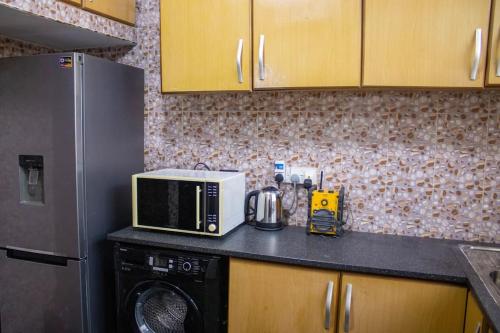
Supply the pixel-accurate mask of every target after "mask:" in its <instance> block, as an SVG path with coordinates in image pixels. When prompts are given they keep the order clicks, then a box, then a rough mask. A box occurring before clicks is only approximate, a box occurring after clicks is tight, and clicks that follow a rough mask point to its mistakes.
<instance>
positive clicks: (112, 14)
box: [83, 0, 135, 25]
mask: <svg viewBox="0 0 500 333" xmlns="http://www.w3.org/2000/svg"><path fill="white" fill-rule="evenodd" d="M83 8H84V9H87V10H89V11H92V12H95V13H97V14H100V15H103V16H107V17H109V18H112V19H115V20H118V21H122V22H124V23H128V24H132V25H134V24H135V0H83Z"/></svg>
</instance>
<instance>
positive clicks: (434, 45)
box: [363, 0, 490, 87]
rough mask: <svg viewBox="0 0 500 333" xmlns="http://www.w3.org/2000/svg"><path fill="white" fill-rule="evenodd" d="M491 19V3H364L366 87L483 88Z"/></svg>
mask: <svg viewBox="0 0 500 333" xmlns="http://www.w3.org/2000/svg"><path fill="white" fill-rule="evenodd" d="M489 13H490V0H365V16H364V20H365V24H364V56H363V57H364V58H363V85H364V86H387V87H394V86H400V87H483V86H484V73H485V64H486V50H487V45H486V44H487V41H488V23H489ZM479 29H480V30H479Z"/></svg>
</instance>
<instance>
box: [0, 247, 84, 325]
mask: <svg viewBox="0 0 500 333" xmlns="http://www.w3.org/2000/svg"><path fill="white" fill-rule="evenodd" d="M7 252H8V251H6V250H0V286H1V287H0V332H2V333H19V332H30V333H48V332H60V333H66V332H68V333H70V332H71V333H78V332H82V331H84V328H83V327H82V322H84V321H82V297H81V293H82V289H81V276H82V273H83V272H84V269H85V265H86V262H85V261H74V260H67V261H66V266H63V265H64V263H63V262H59V263H58V264H54V263H52V264H49V263H40V262H34V261H30V260H32V259H30V258H29V254H28V255H26V254H25V253H24V254H23V253H21V254H19V253H15V252H14V253H11V254H9V256H11V257H9V256H8V254H7ZM12 257H16V258H19V257H21V258H22V259H14V258H12ZM35 260H37V261H44V259H43V258H40V257H38V258H36V259H35ZM45 261H50V260H45Z"/></svg>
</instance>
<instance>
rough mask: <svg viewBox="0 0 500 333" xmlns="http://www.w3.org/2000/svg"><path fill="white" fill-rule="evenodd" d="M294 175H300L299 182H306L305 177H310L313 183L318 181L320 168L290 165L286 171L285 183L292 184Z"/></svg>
mask: <svg viewBox="0 0 500 333" xmlns="http://www.w3.org/2000/svg"><path fill="white" fill-rule="evenodd" d="M292 175H297V176H299V179H300V180H299V184H304V179H307V178H310V179H311V180H312V183H313V184H317V183H318V177H317V175H318V170H317V169H316V168H306V167H288V168H287V169H286V172H285V181H284V183H288V184H291V183H292V182H291V177H292Z"/></svg>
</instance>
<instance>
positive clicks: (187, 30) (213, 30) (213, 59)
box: [161, 0, 252, 92]
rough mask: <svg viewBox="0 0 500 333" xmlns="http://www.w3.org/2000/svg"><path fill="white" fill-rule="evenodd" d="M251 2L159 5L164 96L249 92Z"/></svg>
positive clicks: (166, 0) (165, 0)
mask: <svg viewBox="0 0 500 333" xmlns="http://www.w3.org/2000/svg"><path fill="white" fill-rule="evenodd" d="M250 18H251V2H250V0H189V1H186V0H161V74H162V91H163V92H190V91H224V90H228V91H242V90H243V91H249V90H251V87H252V84H251V82H252V81H251V80H252V78H251V62H250V56H251V53H250V47H251V45H250V40H251V39H250V36H251V33H250V31H251V30H250V29H251V27H250V25H251V21H250V20H251V19H250Z"/></svg>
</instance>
